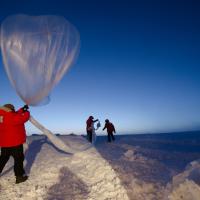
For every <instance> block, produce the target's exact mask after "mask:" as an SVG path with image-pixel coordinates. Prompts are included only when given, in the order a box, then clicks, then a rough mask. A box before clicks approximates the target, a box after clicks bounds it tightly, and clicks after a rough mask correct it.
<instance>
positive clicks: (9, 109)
mask: <svg viewBox="0 0 200 200" xmlns="http://www.w3.org/2000/svg"><path fill="white" fill-rule="evenodd" d="M0 110H3V111H5V112H12V111H13V110H12V109H11V108H8V107H5V106H1V107H0Z"/></svg>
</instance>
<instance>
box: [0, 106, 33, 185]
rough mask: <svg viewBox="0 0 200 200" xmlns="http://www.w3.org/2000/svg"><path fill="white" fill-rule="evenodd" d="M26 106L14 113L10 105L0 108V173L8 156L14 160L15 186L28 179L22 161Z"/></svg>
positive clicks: (13, 108)
mask: <svg viewBox="0 0 200 200" xmlns="http://www.w3.org/2000/svg"><path fill="white" fill-rule="evenodd" d="M28 108H29V107H28V105H25V106H24V107H23V108H21V109H19V110H18V111H15V107H14V106H13V105H12V104H5V105H4V106H3V107H0V147H1V156H0V173H1V172H2V171H3V168H4V166H5V165H6V163H7V162H8V160H9V158H10V156H12V157H13V158H14V173H15V176H16V184H18V183H21V182H24V181H26V180H27V179H28V176H26V174H25V171H24V167H23V161H24V151H23V143H25V142H26V131H25V126H24V123H25V122H27V121H28V120H29V117H30V113H29V111H28Z"/></svg>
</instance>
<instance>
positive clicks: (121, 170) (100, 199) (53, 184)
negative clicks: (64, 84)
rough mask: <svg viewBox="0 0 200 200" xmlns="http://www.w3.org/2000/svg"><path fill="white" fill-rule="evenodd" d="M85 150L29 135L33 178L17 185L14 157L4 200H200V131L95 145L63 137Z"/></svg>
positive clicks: (1, 184)
mask: <svg viewBox="0 0 200 200" xmlns="http://www.w3.org/2000/svg"><path fill="white" fill-rule="evenodd" d="M59 137H60V138H61V139H62V141H64V142H66V143H69V142H70V144H71V145H74V146H75V147H76V148H77V149H80V150H81V149H84V150H83V151H80V152H77V153H75V154H67V153H65V152H62V151H60V150H59V149H57V148H56V147H55V146H53V145H52V143H51V142H50V141H49V140H48V139H47V138H46V137H45V136H43V135H35V136H30V137H28V143H29V147H28V149H27V150H26V160H25V162H24V164H25V169H26V172H27V174H28V175H29V179H28V180H27V181H26V182H24V183H21V184H17V185H16V184H15V177H14V173H13V159H10V160H9V162H8V163H7V165H6V167H5V168H4V171H3V173H2V174H1V177H0V199H1V200H18V199H22V200H73V199H74V200H126V199H130V200H162V199H163V200H165V199H166V200H167V199H169V200H179V199H180V200H199V197H200V160H198V159H200V133H198V132H194V133H193V132H191V133H187V134H186V133H179V134H177V133H171V134H155V135H153V134H146V135H121V136H116V141H115V142H113V143H108V142H107V140H106V137H97V142H96V144H95V145H94V146H90V145H88V147H89V148H87V149H85V148H82V147H85V146H87V140H86V139H85V137H83V136H76V135H64V136H62V135H60V136H59Z"/></svg>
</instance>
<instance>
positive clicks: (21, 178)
mask: <svg viewBox="0 0 200 200" xmlns="http://www.w3.org/2000/svg"><path fill="white" fill-rule="evenodd" d="M27 179H28V176H26V175H24V176H16V184H19V183H22V182H24V181H26V180H27Z"/></svg>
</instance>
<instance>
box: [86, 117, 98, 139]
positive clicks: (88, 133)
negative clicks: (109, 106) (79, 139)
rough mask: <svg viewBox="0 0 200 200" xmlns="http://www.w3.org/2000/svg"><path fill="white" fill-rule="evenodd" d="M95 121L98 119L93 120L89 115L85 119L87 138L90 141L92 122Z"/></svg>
mask: <svg viewBox="0 0 200 200" xmlns="http://www.w3.org/2000/svg"><path fill="white" fill-rule="evenodd" d="M97 121H98V119H96V120H94V117H93V116H89V118H88V119H87V121H86V131H87V139H88V140H89V142H91V143H92V131H93V129H94V123H95V122H97Z"/></svg>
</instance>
